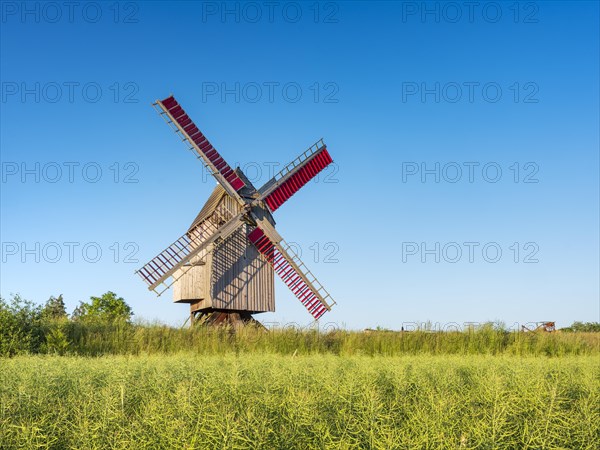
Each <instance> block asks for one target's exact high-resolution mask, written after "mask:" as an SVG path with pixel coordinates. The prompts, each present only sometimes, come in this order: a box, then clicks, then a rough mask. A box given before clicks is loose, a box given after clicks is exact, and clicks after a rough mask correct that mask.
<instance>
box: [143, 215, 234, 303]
mask: <svg viewBox="0 0 600 450" xmlns="http://www.w3.org/2000/svg"><path fill="white" fill-rule="evenodd" d="M241 219H242V214H238V215H236V216H233V217H231V216H230V218H229V220H227V221H226V222H225V223H223V224H222V225H221V226H217V225H216V224H215V223H213V222H210V221H205V222H203V223H202V224H200V225H199V226H198V227H196V228H195V229H194V230H190V231H189V232H187V233H186V234H184V235H183V236H181V237H180V238H179V239H177V240H176V241H175V242H173V243H172V244H171V245H169V246H168V247H167V248H166V249H165V250H163V251H162V252H161V253H159V254H158V255H157V256H155V257H154V258H152V259H151V260H150V261H149V262H148V263H147V264H145V265H144V266H143V267H142V268H141V269H139V270H138V271H137V272H136V273H138V274H139V275H140V277H142V279H143V280H144V281H145V282H146V284H147V285H148V290H153V291H155V292H157V291H156V288H157V287H158V286H160V285H161V284H163V285H164V289H163V290H162V291H160V292H157V293H158V294H159V295H160V294H161V293H162V292H164V291H165V290H166V289H168V288H169V287H170V286H171V285H172V284H173V283H172V282H171V283H170V284H167V283H166V281H167V280H168V279H169V278H170V277H172V276H173V274H175V272H177V271H178V270H179V269H181V268H182V267H183V266H184V265H185V264H186V263H187V262H188V261H190V260H192V259H193V258H194V257H195V256H203V255H201V254H200V252H202V251H203V250H206V249H207V247H208V246H209V245H210V244H212V243H213V242H215V241H216V240H217V239H219V238H221V239H225V238H227V237H228V236H230V235H231V234H232V233H233V232H235V231H236V230H237V229H238V228H239V227H240V226H241V225H242V224H243V222H242V221H241ZM191 267H192V266H188V267H186V268H185V269H184V270H183V271H181V272H180V273H179V277H178V278H180V277H181V276H182V275H184V274H185V273H186V272H187V270H189V269H190V268H191ZM178 278H177V279H178ZM174 281H176V279H174V280H173V282H174Z"/></svg>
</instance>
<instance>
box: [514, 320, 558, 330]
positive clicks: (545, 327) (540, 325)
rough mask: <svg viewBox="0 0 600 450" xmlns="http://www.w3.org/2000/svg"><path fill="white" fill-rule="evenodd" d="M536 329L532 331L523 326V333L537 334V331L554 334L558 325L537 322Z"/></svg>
mask: <svg viewBox="0 0 600 450" xmlns="http://www.w3.org/2000/svg"><path fill="white" fill-rule="evenodd" d="M535 325H536V327H535V328H533V329H531V328H527V327H526V326H525V325H521V331H524V332H529V333H535V332H537V331H545V332H547V333H554V332H555V331H556V323H554V322H535Z"/></svg>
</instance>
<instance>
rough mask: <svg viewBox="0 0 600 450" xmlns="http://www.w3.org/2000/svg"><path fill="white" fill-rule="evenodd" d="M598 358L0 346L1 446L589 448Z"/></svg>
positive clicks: (597, 412)
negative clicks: (46, 350)
mask: <svg viewBox="0 0 600 450" xmlns="http://www.w3.org/2000/svg"><path fill="white" fill-rule="evenodd" d="M599 442H600V360H599V358H598V354H597V353H594V354H591V355H583V356H581V355H580V356H572V355H568V356H562V357H547V356H526V357H523V356H511V355H506V354H505V355H496V356H491V355H465V354H462V355H431V354H423V355H408V354H407V355H400V356H364V355H363V356H360V355H355V356H352V355H350V356H348V355H345V356H340V355H334V354H314V353H313V354H307V353H302V352H298V353H297V354H296V355H295V356H294V355H293V354H282V353H279V354H276V353H265V352H263V353H261V352H256V353H253V354H250V353H244V352H241V353H238V354H237V355H236V353H228V354H215V355H198V354H191V353H178V354H171V355H165V354H163V355H158V354H155V355H148V356H144V355H137V356H103V357H98V358H89V357H78V356H62V357H61V356H43V355H38V356H16V357H14V358H1V359H0V448H2V449H12V448H23V449H35V448H55V449H88V448H98V449H100V448H103V449H105V448H111V449H120V448H128V449H191V448H195V449H225V448H232V449H233V448H236V449H237V448H239V449H246V448H264V449H296V448H297V449H310V448H318V449H324V448H335V449H346V448H376V449H396V448H397V449H438V448H443V449H463V448H464V449H475V448H477V449H559V448H568V449H590V450H591V449H594V450H595V449H597V448H598V443H599Z"/></svg>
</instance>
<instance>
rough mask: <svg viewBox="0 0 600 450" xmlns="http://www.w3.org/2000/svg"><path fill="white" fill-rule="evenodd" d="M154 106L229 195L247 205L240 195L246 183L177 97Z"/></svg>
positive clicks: (158, 101) (157, 101) (168, 98)
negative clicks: (203, 132)
mask: <svg viewBox="0 0 600 450" xmlns="http://www.w3.org/2000/svg"><path fill="white" fill-rule="evenodd" d="M153 106H154V107H155V108H156V109H157V110H158V111H159V114H160V115H161V116H162V117H163V118H164V119H165V121H166V122H167V123H168V124H169V125H170V126H171V127H172V128H173V129H174V130H175V132H177V133H178V134H179V135H180V136H181V137H182V140H183V141H184V142H185V141H187V142H188V144H189V146H190V149H191V150H192V151H194V152H195V153H196V155H197V157H198V158H200V159H201V160H202V161H203V163H204V165H205V166H206V167H208V169H209V170H210V172H211V174H212V175H213V176H214V177H215V178H216V179H217V181H218V182H219V183H220V184H221V185H222V186H223V188H224V189H225V190H226V191H227V193H228V194H229V195H231V196H232V197H233V198H235V199H236V200H237V201H238V202H239V203H240V205H245V204H246V202H245V200H244V199H242V197H241V196H240V194H239V193H238V191H239V190H240V189H242V188H243V187H244V186H245V183H244V182H243V181H242V179H241V178H240V177H239V176H238V175H237V174H236V173H235V171H234V170H233V169H232V168H231V167H230V166H229V164H227V162H226V161H225V159H224V158H223V157H222V156H221V155H220V154H219V152H217V150H216V149H215V148H214V147H213V146H212V144H211V143H210V141H209V140H208V139H207V138H206V136H204V135H203V134H202V132H201V131H200V129H199V128H198V127H197V126H196V124H195V123H194V122H193V121H192V119H191V118H190V117H189V116H188V115H187V114H186V112H185V111H184V110H183V108H182V107H181V105H180V104H179V103H178V102H177V100H175V97H173V96H172V95H171V96H170V97H167V98H166V99H164V100H156V103H154V104H153Z"/></svg>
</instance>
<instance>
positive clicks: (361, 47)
mask: <svg viewBox="0 0 600 450" xmlns="http://www.w3.org/2000/svg"><path fill="white" fill-rule="evenodd" d="M57 4H58V5H62V3H61V2H59V3H51V4H45V3H43V2H29V3H28V2H25V4H24V5H25V7H23V6H22V5H23V4H22V3H21V2H4V3H3V4H2V23H1V39H2V42H1V53H2V56H1V58H2V59H1V63H2V67H1V78H2V99H1V149H2V155H1V157H2V177H3V179H2V183H1V190H2V191H1V202H2V204H1V213H2V217H1V226H2V229H1V231H2V236H1V240H2V245H3V248H2V269H1V282H2V283H1V284H2V286H1V293H2V296H3V297H8V296H9V294H10V293H20V294H21V295H22V296H24V297H26V298H28V299H31V300H35V301H38V302H43V301H45V300H46V299H47V298H48V297H49V296H50V295H58V294H60V293H62V294H63V295H64V297H65V300H66V302H67V305H68V308H69V309H70V310H72V308H74V307H75V306H76V304H77V303H78V302H79V301H80V300H87V299H89V297H90V296H91V295H99V294H101V293H103V292H105V291H107V290H113V291H115V292H117V293H118V294H119V295H121V296H123V297H124V298H125V299H126V300H127V301H128V302H129V303H130V304H131V305H132V307H133V309H134V311H135V313H136V315H137V316H138V317H143V318H146V319H149V320H153V319H159V320H161V321H164V322H168V323H173V324H175V323H181V322H183V320H184V319H185V318H186V316H187V309H186V306H179V305H173V304H172V303H171V298H170V295H171V294H170V292H169V293H167V294H166V295H165V296H163V297H160V298H158V299H157V298H156V297H155V295H154V294H153V293H151V292H148V291H147V290H146V288H145V285H144V284H143V283H142V282H141V280H140V279H138V278H137V276H134V274H133V272H134V270H135V269H137V268H138V267H139V266H141V265H142V264H143V263H145V262H146V261H147V260H148V259H150V258H151V257H153V256H154V255H155V254H156V253H158V252H159V251H161V250H162V249H163V248H165V247H166V246H167V245H168V244H170V243H171V242H172V241H173V240H174V239H176V238H177V237H178V236H180V235H181V234H182V233H183V232H184V231H185V230H186V228H187V226H188V225H189V224H190V222H191V221H192V220H193V218H194V217H195V215H196V214H197V212H198V210H199V209H200V208H201V206H202V205H203V202H204V201H205V199H206V198H207V197H208V195H209V194H210V192H211V190H212V189H213V187H214V181H213V180H211V179H207V177H206V176H205V175H203V171H202V167H201V165H200V163H199V162H198V161H195V160H194V158H193V156H192V155H191V154H190V153H189V152H187V151H186V149H185V147H184V146H183V144H181V143H180V142H178V141H177V139H176V138H175V137H174V136H173V134H172V133H171V131H170V130H169V128H168V127H167V126H166V125H165V124H164V123H163V121H162V120H161V119H160V118H159V117H158V115H157V114H156V113H155V112H154V110H153V109H152V107H151V106H150V104H151V103H152V102H153V101H154V100H155V99H157V98H164V97H166V96H167V95H169V94H170V93H174V94H175V95H176V97H177V98H178V99H179V100H180V102H181V103H182V104H183V105H184V107H185V108H186V110H188V112H189V113H190V115H191V116H192V118H193V119H194V120H195V121H196V122H197V123H198V124H199V126H200V128H201V130H202V131H203V132H204V133H205V134H206V135H207V136H208V137H209V138H210V139H211V141H212V142H213V144H214V145H215V146H216V147H217V149H218V150H219V151H220V152H221V153H222V155H223V156H224V157H225V158H226V159H227V160H228V161H229V163H230V164H232V165H233V164H240V165H241V166H242V167H246V168H247V169H248V172H249V175H250V176H251V177H252V178H253V180H254V181H255V182H256V184H257V185H260V184H262V183H264V182H266V181H267V179H268V170H267V167H268V166H272V165H273V164H279V167H281V166H283V165H284V164H286V163H287V162H289V161H290V160H292V159H293V158H295V157H296V156H297V155H298V154H299V153H301V152H302V151H303V150H304V149H305V148H307V147H308V146H310V145H311V144H312V143H313V142H314V141H316V140H317V139H318V138H321V137H323V138H324V139H325V141H326V143H327V144H328V148H329V150H330V153H331V154H332V156H333V158H334V160H335V162H336V164H337V165H336V166H335V168H334V169H330V170H329V171H328V172H327V173H326V175H327V176H326V177H321V178H320V179H319V181H318V182H311V183H310V184H309V185H308V186H306V187H305V188H304V189H302V191H301V192H299V193H298V194H296V195H295V196H294V197H292V199H290V200H289V201H288V202H287V203H286V204H285V205H284V206H283V207H281V208H280V209H279V210H278V211H277V212H276V214H275V219H276V220H277V227H278V230H279V231H280V233H281V234H282V235H283V236H284V237H285V238H286V240H288V241H293V242H296V243H297V244H298V246H299V248H300V249H301V251H302V257H303V259H304V260H305V262H306V263H307V265H308V266H309V267H310V268H311V269H312V270H313V272H314V273H315V274H316V275H317V277H318V278H319V279H320V280H321V281H322V283H323V284H324V285H325V286H326V287H327V288H328V289H329V291H330V292H331V293H332V294H333V296H334V297H335V298H336V300H337V302H338V305H337V306H336V308H335V310H334V311H333V312H332V313H329V314H327V315H326V316H324V318H323V319H322V322H323V323H325V322H335V323H337V324H340V325H344V326H347V327H350V328H364V327H373V326H377V325H381V326H385V327H390V328H396V329H397V328H400V326H402V324H403V323H409V322H420V321H426V320H430V321H432V322H434V323H436V322H438V323H442V324H445V323H450V322H456V323H459V324H463V323H464V322H469V321H473V322H480V321H486V320H501V321H504V322H506V323H507V324H508V325H512V324H513V323H515V322H519V323H526V322H531V321H538V320H555V321H556V322H557V323H558V325H560V326H565V325H568V324H569V323H571V322H572V321H574V320H583V321H592V320H599V317H598V316H599V308H600V306H599V279H598V277H599V275H598V274H599V272H600V270H599V241H598V229H599V223H598V218H599V206H598V205H599V198H598V192H599V187H598V186H599V179H598V172H599V160H598V153H599V131H598V126H599V125H598V124H599V90H598V85H599V82H598V81H599V61H598V58H599V57H598V55H599V48H598V47H599V44H598V36H599V8H598V3H597V2H568V3H567V2H565V3H561V2H538V3H531V2H522V3H517V4H515V3H514V2H506V3H486V2H483V3H481V4H480V5H479V6H477V7H475V9H474V10H469V7H468V6H464V5H463V3H450V4H448V3H438V2H428V3H425V4H422V2H403V3H401V2H398V3H392V2H381V3H373V2H369V3H360V2H348V3H344V2H339V3H335V2H325V3H320V4H318V7H315V4H314V2H309V3H294V2H290V3H285V2H281V3H279V4H278V5H276V6H275V7H273V9H272V10H270V9H269V6H268V5H266V4H265V3H262V2H258V3H251V4H246V3H238V2H225V3H224V4H223V3H222V2H204V3H198V4H193V3H187V2H181V3H176V2H169V3H168V4H161V3H160V2H152V3H134V2H124V3H121V4H119V6H118V7H115V6H114V5H113V2H108V3H91V4H90V3H86V2H83V3H81V4H79V5H78V6H74V7H73V9H71V10H70V9H69V7H67V6H59V8H57V7H56V5H57ZM223 5H225V7H226V8H227V10H226V11H224V10H223ZM423 5H425V6H423ZM457 5H458V6H459V8H458V9H457ZM461 5H462V6H461ZM515 5H516V6H515ZM424 8H426V9H424ZM515 163H516V165H515ZM257 166H258V167H261V168H262V170H261V172H260V173H258V171H257V170H256V167H257ZM457 168H458V169H460V172H458V171H457ZM58 169H60V172H59V171H58ZM98 169H100V170H101V171H102V173H101V174H98V172H97V170H98ZM498 169H500V170H501V173H500V172H498ZM423 170H425V172H423ZM71 171H72V172H71ZM251 172H253V173H251ZM436 177H439V182H437V180H436ZM36 178H38V179H36ZM470 178H471V179H470ZM115 179H116V181H117V182H115ZM95 180H96V182H93V181H95ZM126 181H132V182H126ZM471 181H472V182H471ZM515 181H517V182H515ZM315 242H316V243H317V245H316V246H315V245H314V243H315ZM70 243H73V244H70ZM114 243H117V245H116V247H115V245H114ZM131 243H133V244H131ZM328 243H329V244H328ZM465 243H466V244H465ZM515 243H517V244H516V245H515ZM36 246H38V247H36ZM436 246H439V247H437V248H439V250H436ZM84 248H85V252H84ZM98 248H99V249H100V250H101V251H102V255H101V256H100V257H99V258H98V257H97V256H96V250H97V249H98ZM117 248H119V250H120V251H119V252H118V254H117V253H116V249H117ZM316 248H319V249H320V251H319V254H318V255H316V251H315V249H316ZM484 248H485V251H484ZM69 249H72V252H73V254H72V255H69ZM470 249H472V255H470V254H469V253H470ZM498 249H499V250H500V251H501V252H502V253H501V255H499V256H496V252H497V251H498ZM517 249H518V250H517ZM57 250H58V251H60V254H59V253H57ZM429 250H432V252H428V251H429ZM458 251H460V253H458ZM332 252H336V254H335V255H333V256H331V253H332ZM130 253H134V255H133V257H132V258H133V259H137V260H138V261H139V262H138V263H131V262H128V261H129V260H128V259H127V256H128V254H130ZM37 257H39V262H36V258H37ZM436 258H439V262H436V261H435V260H436ZM96 259H99V260H98V261H97V262H93V261H94V260H96ZM315 259H316V260H317V261H316V262H315ZM332 260H333V261H334V262H331V261H332ZM336 260H337V262H335V261H336ZM423 260H424V262H423ZM496 260H497V261H496ZM515 260H516V261H517V262H515ZM53 261H54V262H53ZM493 261H496V262H493ZM276 295H277V312H276V313H275V314H268V315H267V314H265V315H262V316H259V319H262V320H264V321H268V322H271V321H277V322H280V323H287V322H292V321H294V322H297V323H299V324H302V325H305V324H308V323H310V322H311V316H310V315H309V314H308V313H307V312H306V311H305V310H304V308H303V307H302V306H301V305H300V303H299V302H298V301H297V300H296V299H295V298H294V297H293V296H292V295H291V294H290V293H289V292H287V291H286V287H285V286H284V285H283V283H281V282H280V281H279V280H278V281H277V284H276Z"/></svg>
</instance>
